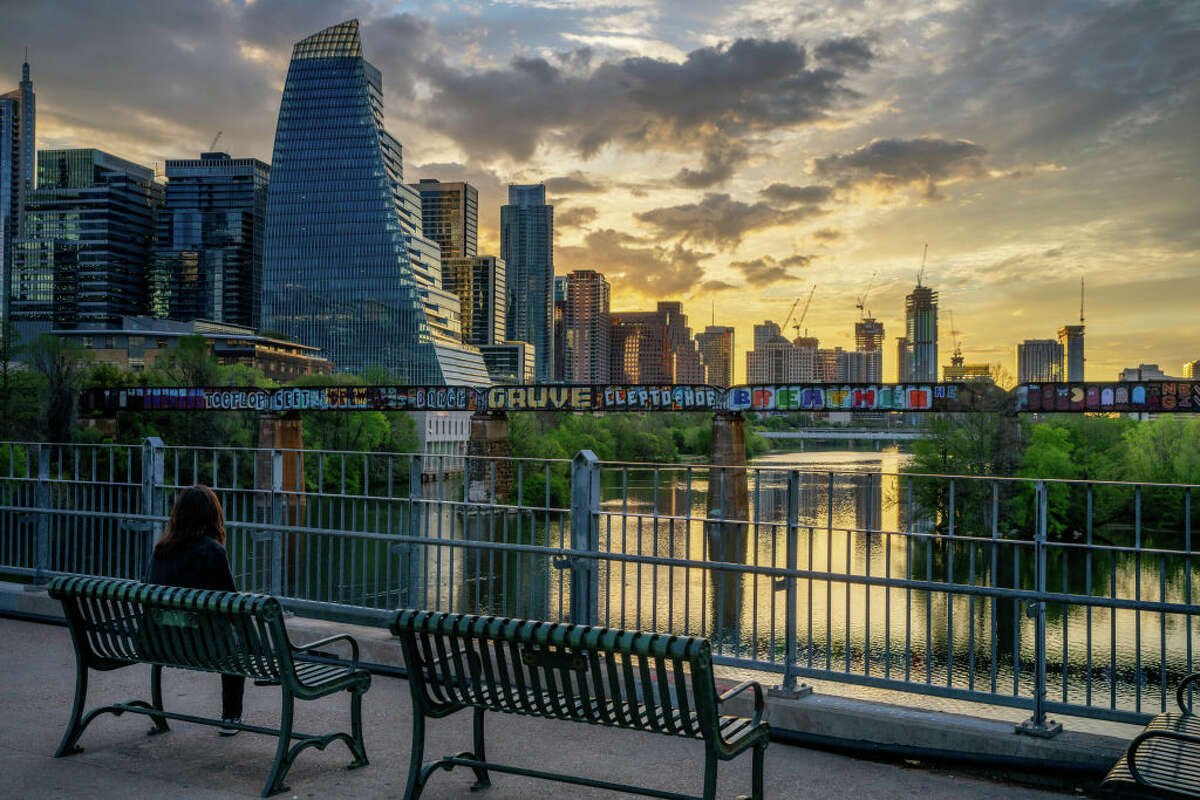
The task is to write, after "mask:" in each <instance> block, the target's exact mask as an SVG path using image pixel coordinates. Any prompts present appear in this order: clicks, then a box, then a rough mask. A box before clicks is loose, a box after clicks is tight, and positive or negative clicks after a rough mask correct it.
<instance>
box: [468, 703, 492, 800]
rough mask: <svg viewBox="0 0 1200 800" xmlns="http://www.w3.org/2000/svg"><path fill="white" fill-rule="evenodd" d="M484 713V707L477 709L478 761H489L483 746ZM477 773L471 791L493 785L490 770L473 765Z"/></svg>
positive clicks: (476, 753)
mask: <svg viewBox="0 0 1200 800" xmlns="http://www.w3.org/2000/svg"><path fill="white" fill-rule="evenodd" d="M483 714H484V711H483V709H482V708H478V707H477V708H476V709H475V753H474V758H475V759H476V760H477V761H487V754H486V753H485V751H484V748H483ZM471 770H472V771H473V772H474V773H475V783H473V784H471V791H472V792H478V791H479V790H480V789H486V788H487V787H489V786H491V785H492V781H491V779H490V778H489V777H488V771H487V770H486V769H485V768H483V767H471Z"/></svg>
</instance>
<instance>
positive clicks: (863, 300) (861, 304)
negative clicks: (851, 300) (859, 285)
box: [854, 272, 879, 319]
mask: <svg viewBox="0 0 1200 800" xmlns="http://www.w3.org/2000/svg"><path fill="white" fill-rule="evenodd" d="M878 274H879V273H878V272H872V273H871V280H869V281H867V289H866V291H865V292H863V293H862V294H861V295H859V296H858V302H857V303H855V304H854V307H855V308H857V309H858V315H859V316H860V317H862V318H863V319H866V318H867V317H869V316H871V312H870V311H864V308H865V307H866V305H867V295H869V294H870V293H871V287H872V286H874V285H875V276H876V275H878Z"/></svg>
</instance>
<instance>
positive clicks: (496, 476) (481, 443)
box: [466, 411, 513, 503]
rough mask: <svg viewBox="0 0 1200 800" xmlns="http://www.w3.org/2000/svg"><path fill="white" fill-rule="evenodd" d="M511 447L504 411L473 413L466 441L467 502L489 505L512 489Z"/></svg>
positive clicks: (506, 416) (506, 417)
mask: <svg viewBox="0 0 1200 800" xmlns="http://www.w3.org/2000/svg"><path fill="white" fill-rule="evenodd" d="M511 459H512V445H511V444H510V443H509V440H508V415H507V414H505V413H504V412H503V411H476V412H475V413H474V414H472V415H471V437H470V439H468V440H467V469H466V473H467V499H468V500H470V501H471V502H472V503H486V502H491V501H492V500H494V499H495V498H496V497H499V496H502V495H506V494H508V493H509V491H511V490H512V485H513V468H512V461H511Z"/></svg>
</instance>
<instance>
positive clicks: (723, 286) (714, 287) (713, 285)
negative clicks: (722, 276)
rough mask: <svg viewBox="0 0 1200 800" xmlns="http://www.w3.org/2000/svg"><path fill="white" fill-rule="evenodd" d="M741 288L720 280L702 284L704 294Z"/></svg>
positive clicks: (701, 289) (701, 288)
mask: <svg viewBox="0 0 1200 800" xmlns="http://www.w3.org/2000/svg"><path fill="white" fill-rule="evenodd" d="M741 288H742V287H741V286H735V285H734V284H732V283H726V282H725V281H718V280H711V281H705V282H704V283H702V284H700V291H702V292H725V291H728V290H730V289H741Z"/></svg>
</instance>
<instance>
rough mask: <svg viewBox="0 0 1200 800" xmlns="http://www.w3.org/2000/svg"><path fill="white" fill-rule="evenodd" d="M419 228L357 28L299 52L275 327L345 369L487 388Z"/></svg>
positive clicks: (276, 271)
mask: <svg viewBox="0 0 1200 800" xmlns="http://www.w3.org/2000/svg"><path fill="white" fill-rule="evenodd" d="M420 221H421V211H420V199H419V196H418V195H417V193H416V192H415V191H413V190H412V189H411V188H410V187H408V186H406V185H405V184H404V179H403V166H402V151H401V148H400V143H399V142H398V141H396V139H395V138H394V137H393V136H391V135H390V134H389V133H388V132H387V131H386V130H385V129H384V127H383V89H382V76H381V75H380V73H379V70H378V69H376V68H375V67H374V66H372V65H371V64H370V63H368V62H367V61H366V60H365V59H364V58H363V52H362V45H361V43H360V41H359V36H358V20H350V21H348V22H343V23H341V24H339V25H334V26H332V27H330V28H326V29H325V30H323V31H320V32H319V33H315V34H313V35H312V36H309V37H308V38H306V39H303V40H302V41H300V42H298V43H297V44H296V46H295V48H294V49H293V50H292V60H291V64H290V66H289V67H288V74H287V80H286V82H285V84H284V89H283V99H282V102H281V103H280V108H279V122H278V125H277V127H276V129H275V149H274V155H273V156H272V160H271V184H270V189H269V191H268V194H267V222H266V238H265V246H264V253H263V307H262V310H263V321H262V324H263V327H264V328H267V329H272V330H277V331H282V332H283V333H285V334H287V335H288V336H291V337H293V338H294V339H296V340H297V341H299V342H302V343H304V344H308V345H313V346H316V347H319V348H321V349H322V351H324V353H325V354H326V355H327V356H328V357H329V358H330V359H332V360H333V362H334V363H335V365H336V368H337V369H338V370H339V371H341V372H354V373H361V372H362V371H363V370H365V369H367V368H369V367H381V368H383V369H385V370H387V371H388V372H389V373H391V374H392V376H393V377H394V378H395V379H398V380H401V381H405V382H407V383H411V384H443V383H452V384H460V383H462V384H486V383H487V382H488V381H487V370H486V368H485V367H484V364H483V359H482V358H481V357H480V355H479V351H478V349H476V348H472V347H469V346H467V345H464V344H462V342H461V340H458V339H457V338H456V337H455V336H454V331H456V330H461V320H460V319H459V307H458V299H457V298H456V297H455V296H454V295H453V294H451V293H449V292H446V291H445V290H444V289H443V288H442V287H441V263H440V253H439V251H438V248H437V245H436V244H435V243H433V242H430V241H429V240H427V239H425V238H424V237H423V236H422V235H421V233H420ZM435 326H436V327H435Z"/></svg>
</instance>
